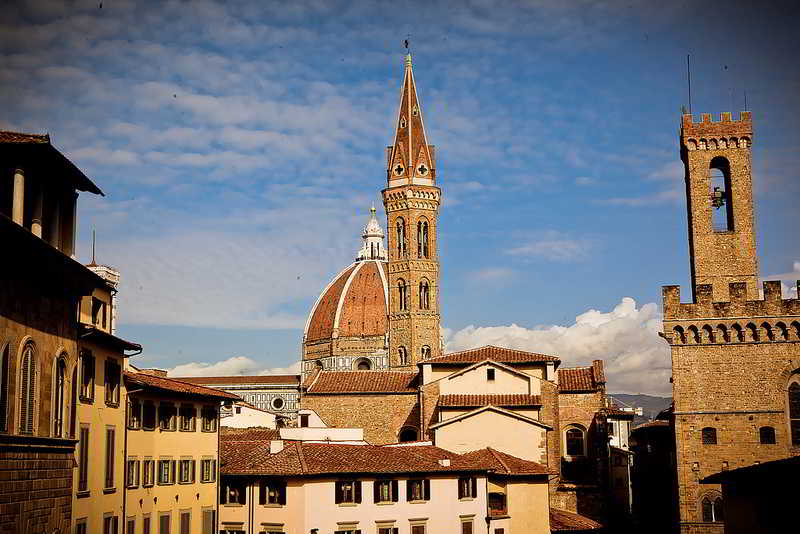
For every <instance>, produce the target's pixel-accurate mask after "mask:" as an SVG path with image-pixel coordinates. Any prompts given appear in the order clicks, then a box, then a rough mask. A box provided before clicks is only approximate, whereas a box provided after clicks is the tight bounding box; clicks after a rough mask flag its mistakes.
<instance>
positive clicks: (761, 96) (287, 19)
mask: <svg viewBox="0 0 800 534" xmlns="http://www.w3.org/2000/svg"><path fill="white" fill-rule="evenodd" d="M662 4H663V5H654V3H652V2H639V1H627V2H605V3H599V2H557V3H555V2H554V3H550V2H524V3H513V2H505V3H500V2H498V3H494V2H488V1H472V2H460V3H454V2H442V3H437V2H422V3H413V2H412V3H407V4H403V3H401V4H398V3H396V2H386V3H369V2H333V1H329V2H322V1H311V0H300V1H296V2H291V3H287V2H250V3H246V2H228V3H215V2H210V1H197V2H195V1H191V2H189V1H186V2H184V1H172V2H169V1H168V2H152V3H150V2H144V1H140V2H133V1H115V0H104V1H103V3H102V8H100V6H99V2H98V1H97V0H95V1H93V2H55V1H38V2H26V3H24V4H22V3H19V4H13V5H12V6H9V7H5V6H4V9H3V11H2V13H0V107H1V109H2V110H3V113H2V114H0V128H5V129H13V130H22V131H29V132H45V131H46V132H49V133H50V135H51V138H52V141H53V143H54V144H55V145H56V146H57V147H59V148H60V149H62V150H63V151H64V152H65V153H66V154H67V155H68V156H69V157H70V158H71V159H72V160H73V161H74V162H75V163H76V164H77V165H78V166H79V167H81V168H82V169H84V170H85V171H86V173H87V174H88V175H89V176H90V177H92V178H93V179H94V180H95V182H96V183H97V184H98V185H99V186H100V187H101V188H102V189H103V191H104V192H105V193H106V196H105V197H103V198H100V197H92V196H91V195H82V196H81V199H80V201H79V209H80V215H79V222H80V234H79V247H80V248H79V257H80V259H81V260H87V261H88V259H89V252H90V245H89V240H90V236H91V228H92V226H94V227H95V228H96V229H97V234H98V261H100V262H103V263H107V264H110V265H113V266H115V267H116V268H118V269H119V270H120V271H121V272H122V276H123V286H122V288H121V291H120V311H119V314H120V327H119V331H118V334H119V335H121V336H123V337H125V338H129V339H132V340H135V341H138V342H140V343H142V344H143V345H144V347H145V352H144V353H143V354H142V355H141V356H137V357H136V358H135V361H134V362H133V363H138V364H139V365H147V366H160V367H165V368H171V369H172V368H176V367H177V369H176V370H175V371H176V372H187V373H188V372H191V373H210V372H221V373H222V372H225V373H228V372H230V373H257V372H270V371H275V370H276V369H283V368H286V367H289V366H291V365H292V364H294V363H295V362H296V361H297V359H298V358H299V355H300V342H301V337H302V330H301V329H302V325H303V323H304V321H305V317H306V314H307V313H308V311H309V309H310V307H311V305H312V304H313V302H314V300H315V299H316V297H317V295H318V294H319V292H320V291H321V290H322V288H323V287H324V285H325V284H326V283H327V281H328V280H329V279H330V278H331V277H332V276H334V275H335V274H336V273H337V272H338V271H339V270H341V269H342V268H343V267H344V266H345V265H347V263H348V262H349V261H351V259H352V257H353V256H354V254H355V252H356V250H357V249H358V247H359V233H360V229H361V227H362V226H363V224H364V223H365V221H366V217H367V214H368V209H369V206H370V204H371V203H372V202H375V203H376V205H377V206H378V207H379V208H380V207H381V206H380V196H379V192H380V190H381V188H382V187H384V186H385V169H384V167H385V164H384V149H385V146H386V145H387V144H388V143H390V142H391V130H392V121H393V116H394V114H395V113H396V105H397V99H398V92H399V90H400V84H401V77H402V73H403V53H404V50H403V48H402V41H403V39H405V38H406V36H407V35H408V34H410V35H411V42H412V51H413V54H414V70H415V75H416V78H417V84H418V89H419V91H420V95H421V98H422V103H423V111H424V113H425V124H426V127H427V129H428V138H429V141H430V142H431V143H434V144H435V145H436V146H437V160H438V161H437V176H438V177H439V181H440V186H441V187H442V189H443V195H444V205H443V208H442V211H441V219H440V226H439V229H440V237H439V243H440V246H441V249H440V254H441V260H442V280H441V307H442V325H443V327H445V328H446V330H445V338H446V341H447V343H448V345H447V346H448V348H450V349H457V348H464V347H468V346H475V345H481V344H485V343H489V342H491V343H496V344H504V345H507V346H513V347H516V348H523V349H528V350H539V351H543V352H548V351H549V352H552V353H556V354H558V355H559V356H560V357H561V358H562V360H563V365H580V364H583V363H586V362H587V361H590V360H591V359H593V358H604V359H605V360H606V365H607V369H608V374H609V376H610V379H609V380H610V386H609V387H610V389H611V390H616V391H625V392H632V393H636V392H647V393H668V392H669V382H668V381H669V374H670V373H669V354H668V351H667V349H666V345H665V344H664V343H663V341H661V340H660V339H658V337H657V335H656V332H657V331H658V329H659V319H660V315H659V313H660V312H659V308H660V287H661V285H664V284H674V283H679V284H681V285H682V286H684V293H685V294H688V288H686V286H687V284H688V276H689V268H688V257H687V256H688V255H687V244H686V215H685V204H684V201H683V191H682V176H683V171H682V167H681V163H680V161H679V155H678V146H677V142H678V139H677V136H678V125H679V118H680V108H681V105H684V104H687V97H686V54H687V53H691V54H692V70H693V72H692V90H693V94H692V105H693V111H694V112H695V113H696V114H699V113H700V112H712V113H719V112H722V111H727V110H733V111H734V112H738V111H740V110H741V109H742V108H743V95H744V92H745V91H746V92H747V102H748V107H749V108H750V109H751V110H752V111H753V114H754V120H755V139H754V141H755V144H754V148H753V161H754V163H753V167H754V174H755V184H756V185H755V187H756V199H757V210H756V216H757V221H756V223H757V231H758V236H757V238H758V245H759V251H760V255H761V263H760V267H761V274H762V275H763V276H765V277H770V278H776V277H777V278H781V279H783V280H785V281H786V282H787V287H786V296H789V291H790V287H789V284H790V280H791V279H792V278H800V237H798V234H797V232H796V231H791V230H790V229H796V228H798V226H800V210H798V209H797V207H796V205H797V200H798V198H800V183H799V182H798V179H797V174H796V171H795V170H796V169H797V168H798V167H799V166H800V165H798V164H800V161H798V160H799V159H800V158H799V157H798V154H800V152H799V151H798V150H797V148H798V145H799V144H800V128H798V126H800V120H799V119H800V90H798V89H800V65H799V64H798V62H797V60H796V55H795V54H796V52H795V51H796V50H797V47H798V44H799V43H798V40H800V37H798V32H797V31H796V21H797V11H796V8H794V7H793V6H792V4H791V3H788V2H787V3H780V2H773V3H770V4H769V7H764V6H762V5H758V6H756V5H755V4H753V5H750V3H747V2H725V4H724V8H721V7H718V5H717V4H714V3H696V2H692V3H689V2H683V3H679V2H664V3H662ZM178 366H180V367H178Z"/></svg>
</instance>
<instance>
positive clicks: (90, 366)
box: [80, 350, 94, 402]
mask: <svg viewBox="0 0 800 534" xmlns="http://www.w3.org/2000/svg"><path fill="white" fill-rule="evenodd" d="M80 399H81V400H82V401H84V402H92V401H93V400H94V356H92V353H91V352H89V351H88V350H87V351H83V352H82V353H81V391H80Z"/></svg>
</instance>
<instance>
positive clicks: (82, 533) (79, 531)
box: [75, 517, 89, 534]
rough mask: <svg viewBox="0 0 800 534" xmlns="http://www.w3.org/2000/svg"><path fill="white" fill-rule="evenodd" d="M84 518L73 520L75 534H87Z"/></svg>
mask: <svg viewBox="0 0 800 534" xmlns="http://www.w3.org/2000/svg"><path fill="white" fill-rule="evenodd" d="M86 526H87V525H86V518H85V517H82V518H80V519H76V520H75V534H88V532H89V530H88V529H87V528H86Z"/></svg>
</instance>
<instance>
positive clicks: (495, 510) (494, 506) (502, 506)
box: [489, 492, 508, 515]
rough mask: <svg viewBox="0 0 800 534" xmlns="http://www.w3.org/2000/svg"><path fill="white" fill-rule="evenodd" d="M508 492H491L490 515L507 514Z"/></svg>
mask: <svg viewBox="0 0 800 534" xmlns="http://www.w3.org/2000/svg"><path fill="white" fill-rule="evenodd" d="M507 513H508V511H507V508H506V494H505V493H501V492H491V493H489V515H506V514H507Z"/></svg>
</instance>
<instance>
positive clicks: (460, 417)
mask: <svg viewBox="0 0 800 534" xmlns="http://www.w3.org/2000/svg"><path fill="white" fill-rule="evenodd" d="M483 412H495V413H499V414H501V415H505V416H508V417H513V418H514V419H519V420H520V421H525V422H526V423H530V424H532V425H535V426H538V427H541V428H544V429H547V430H553V427H551V426H550V425H546V424H544V423H542V422H541V421H538V420H536V419H533V418H532V417H528V416H527V415H522V414H521V413H517V412H512V411H510V410H506V409H505V408H501V407H499V406H493V405H488V406H482V407H480V408H475V409H474V410H472V411H469V412H467V413H462V414H461V415H457V416H455V417H451V418H450V419H444V420H442V421H439V422H438V423H434V424H432V425H431V426H430V429H431V430H434V429H436V428H440V427H443V426H447V425H451V424H453V423H457V422H459V421H463V420H464V419H469V418H470V417H475V416H476V415H478V414H481V413H483Z"/></svg>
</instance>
